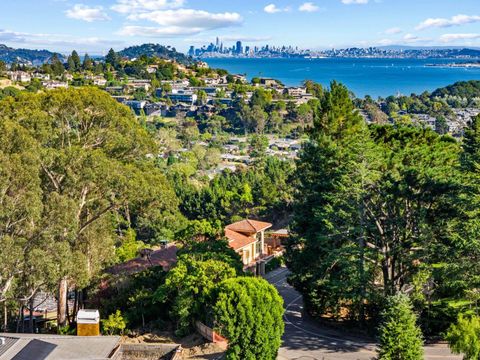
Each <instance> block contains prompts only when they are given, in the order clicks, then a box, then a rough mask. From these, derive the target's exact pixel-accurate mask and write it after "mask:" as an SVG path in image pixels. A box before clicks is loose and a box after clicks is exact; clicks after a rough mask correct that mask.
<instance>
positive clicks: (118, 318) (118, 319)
mask: <svg viewBox="0 0 480 360" xmlns="http://www.w3.org/2000/svg"><path fill="white" fill-rule="evenodd" d="M102 326H103V331H104V332H105V333H106V334H107V335H122V334H123V330H125V328H126V327H127V322H126V321H125V319H124V318H123V316H122V312H121V311H120V310H117V311H116V312H115V314H110V315H108V318H107V319H105V320H102Z"/></svg>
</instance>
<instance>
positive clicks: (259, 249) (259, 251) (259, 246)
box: [255, 241, 262, 256]
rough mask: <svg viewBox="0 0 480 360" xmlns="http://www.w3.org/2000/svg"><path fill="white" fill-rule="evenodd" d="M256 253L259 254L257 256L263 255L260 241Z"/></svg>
mask: <svg viewBox="0 0 480 360" xmlns="http://www.w3.org/2000/svg"><path fill="white" fill-rule="evenodd" d="M255 246H256V252H257V256H260V255H261V254H262V243H261V242H260V241H258V242H257V243H256V244H255Z"/></svg>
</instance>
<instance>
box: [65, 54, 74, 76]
mask: <svg viewBox="0 0 480 360" xmlns="http://www.w3.org/2000/svg"><path fill="white" fill-rule="evenodd" d="M67 69H68V70H69V71H70V72H74V71H75V70H76V67H75V61H73V58H72V56H71V55H69V56H68V58H67Z"/></svg>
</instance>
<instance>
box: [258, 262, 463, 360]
mask: <svg viewBox="0 0 480 360" xmlns="http://www.w3.org/2000/svg"><path fill="white" fill-rule="evenodd" d="M287 275H288V270H287V269H286V268H280V269H277V270H275V271H273V272H271V273H269V274H267V276H266V279H267V280H268V281H269V282H270V283H271V284H273V285H274V286H275V287H276V288H277V290H278V291H279V293H280V295H281V296H282V297H283V300H284V302H285V315H284V320H285V334H284V335H283V344H282V347H281V348H280V350H279V354H278V355H279V356H278V359H279V360H287V359H288V360H294V359H295V360H333V359H336V360H338V359H342V360H371V359H374V358H375V356H376V352H375V343H373V342H371V341H369V340H368V339H364V338H362V337H361V336H360V335H358V334H355V333H350V334H344V333H340V332H338V331H336V330H332V329H329V328H326V327H323V326H321V325H320V324H318V323H317V322H315V321H313V320H312V319H310V318H309V317H308V316H307V315H306V314H304V313H303V300H302V296H301V295H300V293H298V292H297V291H296V290H295V289H294V288H293V287H291V286H290V285H288V283H287V281H286V277H287ZM425 359H426V360H462V357H461V356H455V355H452V354H451V353H450V351H449V349H448V347H447V346H446V345H444V344H438V345H429V346H427V347H425Z"/></svg>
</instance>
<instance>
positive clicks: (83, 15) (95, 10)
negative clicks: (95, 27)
mask: <svg viewBox="0 0 480 360" xmlns="http://www.w3.org/2000/svg"><path fill="white" fill-rule="evenodd" d="M65 14H66V15H67V17H69V18H71V19H76V20H83V21H87V22H93V21H102V20H110V17H109V16H108V15H107V14H106V13H105V12H104V11H103V7H102V6H93V7H90V6H87V5H83V4H75V5H74V6H73V8H71V9H68V10H67V11H65Z"/></svg>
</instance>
